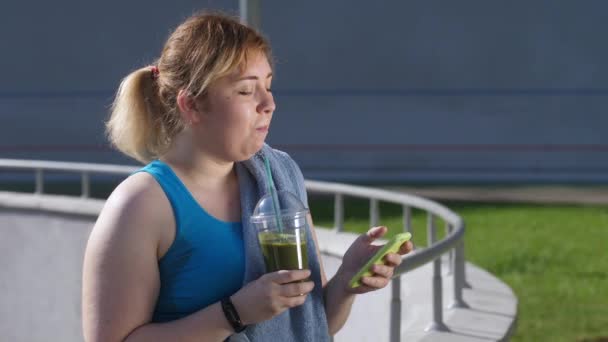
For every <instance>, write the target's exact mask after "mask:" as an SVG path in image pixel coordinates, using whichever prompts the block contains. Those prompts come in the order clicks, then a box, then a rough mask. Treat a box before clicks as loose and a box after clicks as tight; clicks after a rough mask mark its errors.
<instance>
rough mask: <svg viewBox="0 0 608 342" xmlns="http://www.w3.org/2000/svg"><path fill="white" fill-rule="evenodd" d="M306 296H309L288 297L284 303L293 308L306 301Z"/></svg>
mask: <svg viewBox="0 0 608 342" xmlns="http://www.w3.org/2000/svg"><path fill="white" fill-rule="evenodd" d="M306 297H308V296H307V295H303V296H295V297H288V298H286V299H285V301H284V303H285V305H286V306H287V307H290V308H293V307H295V306H298V305H302V304H304V302H305V301H306Z"/></svg>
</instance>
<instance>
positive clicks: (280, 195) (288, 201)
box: [251, 191, 308, 223]
mask: <svg viewBox="0 0 608 342" xmlns="http://www.w3.org/2000/svg"><path fill="white" fill-rule="evenodd" d="M276 194H277V200H278V201H277V202H278V208H275V205H274V203H273V200H272V196H271V195H270V194H266V195H264V196H263V197H262V198H261V199H260V200H259V201H258V204H257V205H256V206H255V209H254V210H253V215H252V216H251V222H252V223H263V222H269V221H270V222H272V221H274V220H276V213H277V210H278V212H279V217H280V218H281V219H298V218H303V217H306V214H308V208H306V207H305V206H304V204H303V203H302V201H300V199H299V198H297V197H296V196H295V195H294V194H292V193H291V192H288V191H277V192H276Z"/></svg>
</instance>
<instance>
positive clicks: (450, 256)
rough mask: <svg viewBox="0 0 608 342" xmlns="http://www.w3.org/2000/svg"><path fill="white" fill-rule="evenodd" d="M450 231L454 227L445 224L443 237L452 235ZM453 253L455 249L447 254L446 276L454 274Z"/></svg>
mask: <svg viewBox="0 0 608 342" xmlns="http://www.w3.org/2000/svg"><path fill="white" fill-rule="evenodd" d="M452 230H454V227H452V225H451V224H449V223H448V222H446V223H445V236H449V235H450V234H451V233H452ZM455 251H456V248H452V249H450V251H449V252H448V272H447V274H448V275H452V274H454V253H455Z"/></svg>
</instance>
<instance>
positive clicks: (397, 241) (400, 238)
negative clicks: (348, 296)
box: [348, 233, 412, 288]
mask: <svg viewBox="0 0 608 342" xmlns="http://www.w3.org/2000/svg"><path fill="white" fill-rule="evenodd" d="M411 238H412V234H410V233H400V234H397V235H395V236H393V238H392V239H390V241H389V242H387V243H386V245H384V246H383V247H382V248H380V250H378V252H376V254H374V256H373V257H372V258H371V259H370V260H369V261H368V262H367V263H366V264H365V265H364V266H363V267H362V268H361V269H360V270H359V272H357V274H355V276H354V277H353V278H352V279H351V280H350V282H349V283H348V285H349V286H350V287H351V288H355V287H359V286H361V277H366V276H370V275H372V272H371V271H370V268H371V267H372V265H374V264H383V263H384V260H382V259H383V258H384V256H385V255H387V254H388V253H396V252H397V251H398V250H399V248H400V247H401V245H402V244H403V243H404V242H406V241H408V240H409V239H411Z"/></svg>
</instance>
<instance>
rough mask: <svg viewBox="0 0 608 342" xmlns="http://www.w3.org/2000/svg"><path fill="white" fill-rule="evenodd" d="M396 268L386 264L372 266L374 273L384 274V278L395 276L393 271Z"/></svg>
mask: <svg viewBox="0 0 608 342" xmlns="http://www.w3.org/2000/svg"><path fill="white" fill-rule="evenodd" d="M394 270H395V268H394V267H392V266H386V265H373V266H372V268H371V271H372V272H373V273H374V274H377V275H379V276H382V277H384V278H389V279H390V278H391V277H392V276H393V272H394Z"/></svg>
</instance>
